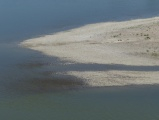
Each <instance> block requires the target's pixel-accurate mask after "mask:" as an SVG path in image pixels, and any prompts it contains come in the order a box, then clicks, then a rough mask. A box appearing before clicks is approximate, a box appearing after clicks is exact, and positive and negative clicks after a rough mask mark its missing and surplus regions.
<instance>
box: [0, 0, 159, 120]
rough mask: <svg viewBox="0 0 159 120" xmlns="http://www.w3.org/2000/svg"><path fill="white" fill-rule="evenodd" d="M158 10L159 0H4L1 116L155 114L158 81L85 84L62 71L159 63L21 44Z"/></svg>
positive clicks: (7, 119)
mask: <svg viewBox="0 0 159 120" xmlns="http://www.w3.org/2000/svg"><path fill="white" fill-rule="evenodd" d="M158 15H159V1H158V0H27V1H22V0H14V1H12V0H0V119H2V120H12V119H17V120H21V119H22V120H28V119H30V120H35V119H39V120H43V119H55V120H73V119H76V120H85V119H87V120H88V119H92V120H96V119H100V120H103V119H106V120H115V119H118V120H126V119H130V120H138V119H140V120H150V119H151V120H157V119H159V115H158V111H159V103H158V101H159V96H158V93H159V88H158V86H138V87H136V86H128V87H123V88H120V87H110V88H95V89H88V88H83V89H82V87H83V86H85V83H83V82H82V81H81V80H79V79H77V78H74V77H72V76H67V75H65V74H63V73H65V72H67V71H69V70H73V71H96V70H98V71H103V70H131V71H132V70H133V71H155V72H156V71H159V67H158V66H142V67H140V66H124V65H102V64H69V65H65V62H66V61H60V60H59V59H58V58H50V57H47V56H45V55H42V54H40V53H38V52H35V51H31V50H28V49H24V48H21V47H19V46H18V44H19V42H21V41H23V40H25V39H28V38H32V37H37V36H41V35H45V34H52V33H55V32H58V31H62V30H66V29H70V28H74V27H78V26H82V25H85V24H89V23H97V22H105V21H123V20H129V19H135V18H147V17H153V16H158Z"/></svg>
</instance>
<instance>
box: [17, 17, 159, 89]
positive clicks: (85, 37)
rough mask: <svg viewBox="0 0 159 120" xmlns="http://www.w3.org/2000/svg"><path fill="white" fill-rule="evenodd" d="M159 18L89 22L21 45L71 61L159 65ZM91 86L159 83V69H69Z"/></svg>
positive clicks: (69, 73)
mask: <svg viewBox="0 0 159 120" xmlns="http://www.w3.org/2000/svg"><path fill="white" fill-rule="evenodd" d="M158 40H159V17H155V18H149V19H138V20H131V21H124V22H108V23H107V22H106V23H97V24H90V25H86V26H83V27H80V28H76V29H71V30H67V31H63V32H59V33H56V34H53V35H46V36H43V37H39V38H33V39H29V40H25V41H24V42H22V43H21V44H20V45H21V46H23V47H27V48H30V49H32V50H37V51H40V52H42V53H44V54H46V55H49V56H56V57H58V58H60V59H62V60H67V61H70V62H72V63H71V64H76V63H83V64H110V65H111V64H121V65H129V66H158V65H159V61H158V59H159V48H158V46H159V41H158ZM67 74H68V75H73V76H76V77H79V78H82V79H84V81H85V82H86V83H87V84H89V85H90V86H123V85H132V84H133V85H141V84H159V80H158V78H159V71H153V72H152V71H126V70H125V71H120V70H109V71H91V70H90V71H68V72H67Z"/></svg>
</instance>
